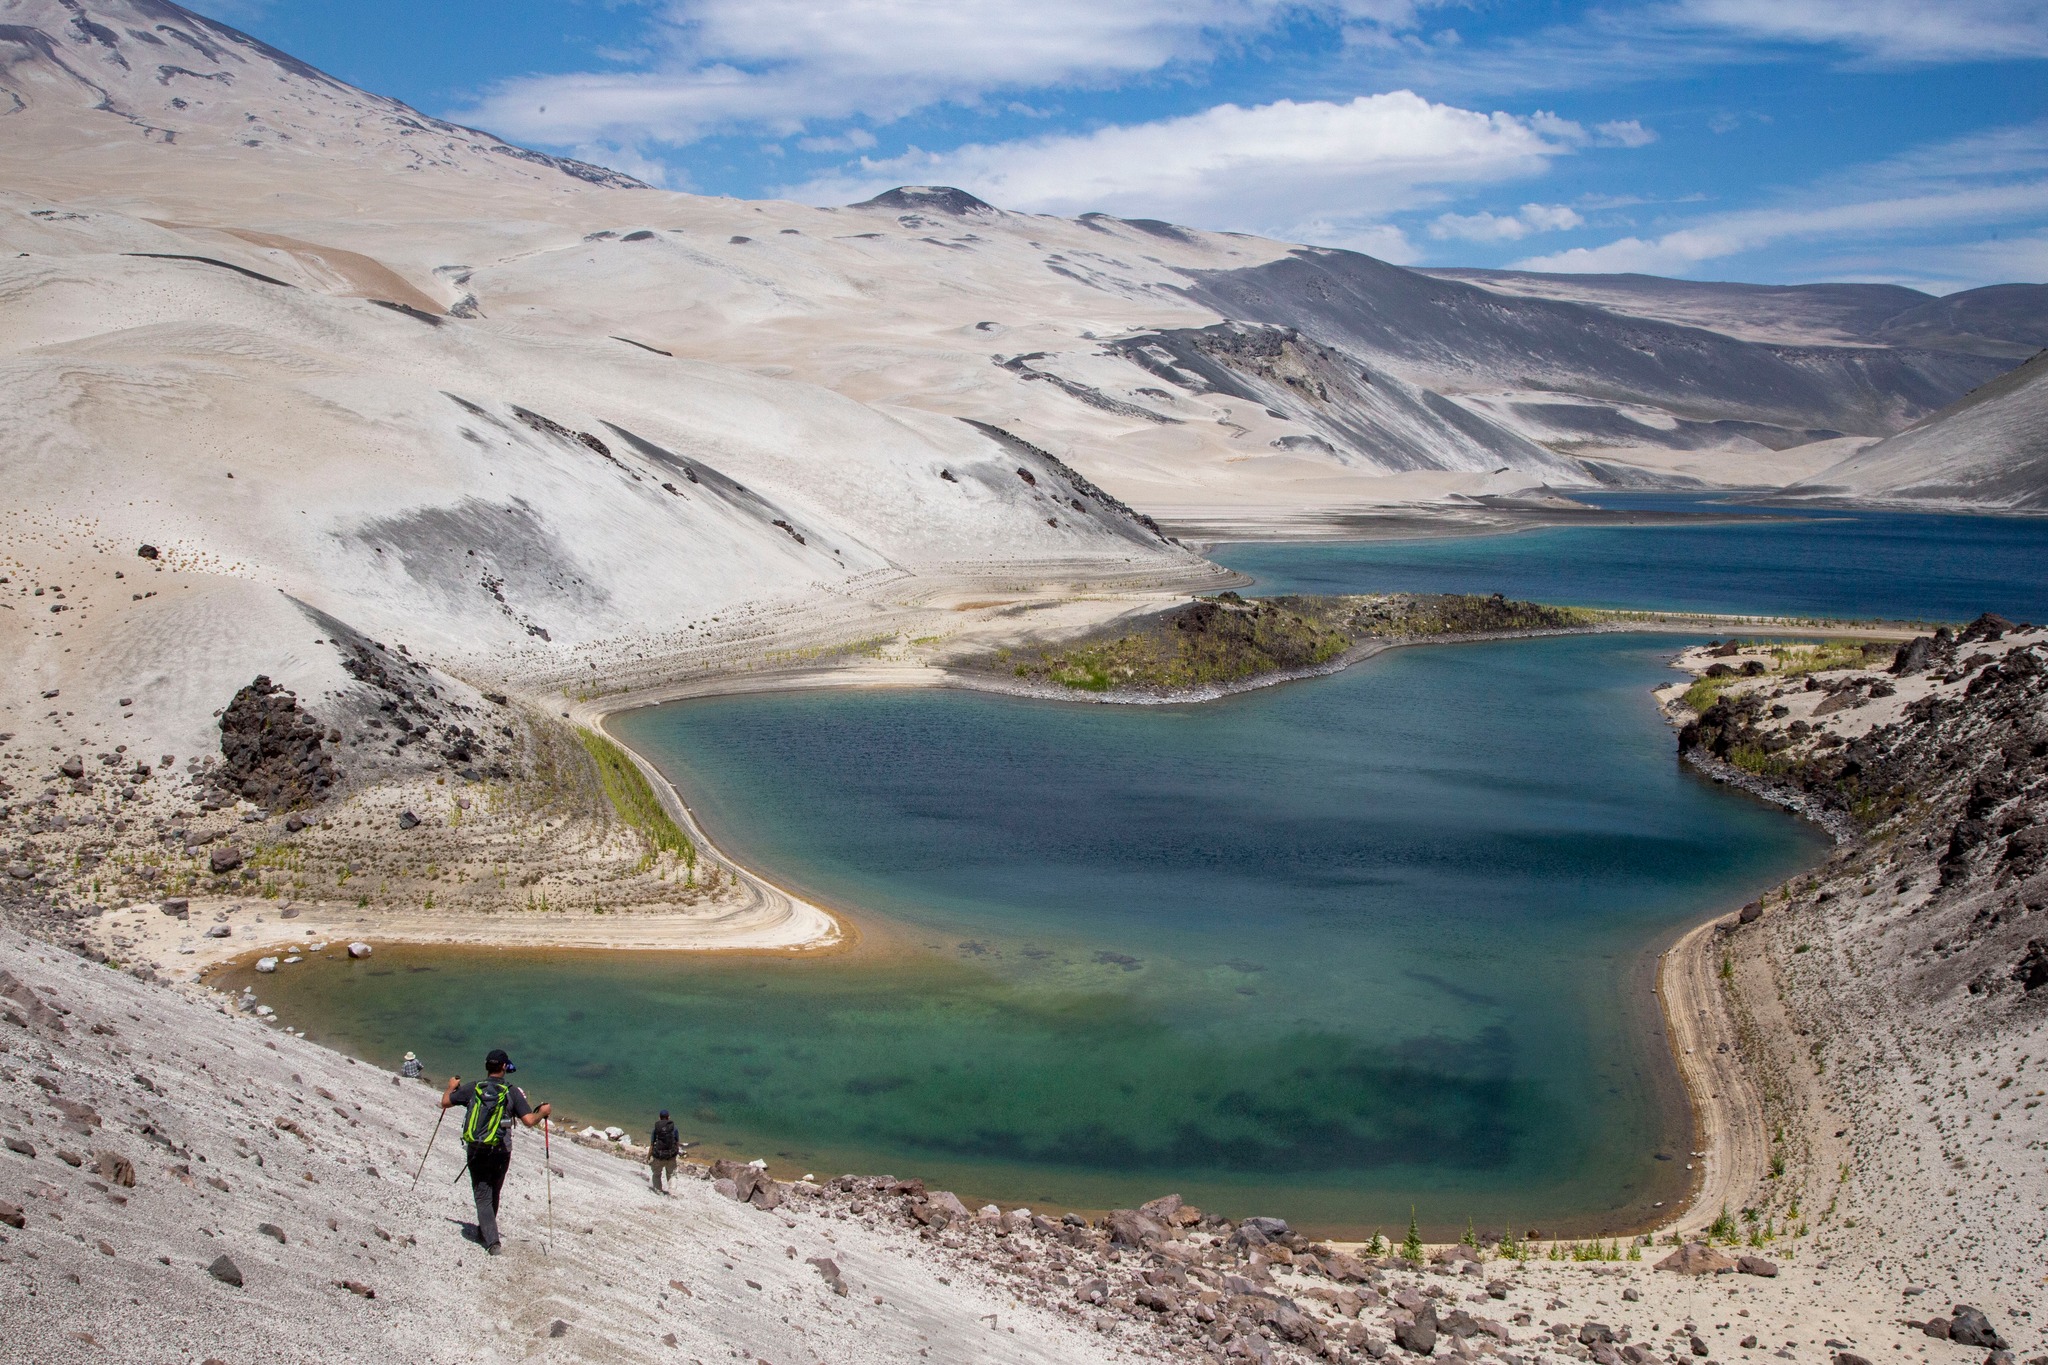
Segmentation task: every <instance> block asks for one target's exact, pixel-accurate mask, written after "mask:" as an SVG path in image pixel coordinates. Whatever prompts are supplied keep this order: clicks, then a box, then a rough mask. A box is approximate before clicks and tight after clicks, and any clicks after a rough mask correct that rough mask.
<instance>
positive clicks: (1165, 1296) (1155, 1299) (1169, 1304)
mask: <svg viewBox="0 0 2048 1365" xmlns="http://www.w3.org/2000/svg"><path fill="white" fill-rule="evenodd" d="M1136 1298H1137V1304H1138V1307H1140V1308H1149V1309H1151V1310H1152V1311H1153V1312H1155V1313H1171V1312H1173V1311H1174V1310H1175V1309H1176V1308H1179V1307H1180V1297H1179V1296H1178V1295H1177V1294H1175V1293H1174V1292H1173V1291H1172V1290H1171V1289H1168V1288H1166V1287H1165V1286H1164V1285H1155V1284H1148V1285H1146V1286H1145V1287H1144V1288H1142V1289H1140V1290H1139V1291H1138V1293H1137V1295H1136Z"/></svg>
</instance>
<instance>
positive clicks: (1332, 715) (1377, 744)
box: [261, 636, 1822, 1231]
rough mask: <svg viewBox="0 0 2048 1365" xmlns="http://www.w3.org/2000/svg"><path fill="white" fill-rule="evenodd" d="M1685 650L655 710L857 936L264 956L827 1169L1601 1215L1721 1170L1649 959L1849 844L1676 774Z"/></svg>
mask: <svg viewBox="0 0 2048 1365" xmlns="http://www.w3.org/2000/svg"><path fill="white" fill-rule="evenodd" d="M1675 643H1676V642H1675V641H1674V640H1672V639H1671V638H1670V637H1658V638H1650V637H1616V636H1606V637H1589V638H1569V639H1554V640H1538V641H1516V642H1503V643H1497V644H1484V645H1468V646H1454V647H1439V648H1430V649H1413V650H1404V651H1398V652H1395V653H1392V654H1389V655H1384V656H1381V657H1379V658H1377V659H1374V660H1371V661H1368V662H1367V663H1365V664H1363V665H1361V666H1359V667H1356V668H1354V669H1352V670H1350V671H1348V672H1346V673H1344V674H1341V675H1338V676H1336V677H1334V678H1329V679H1322V680H1317V681H1314V682H1310V683H1306V684H1299V685H1292V686H1287V687H1282V688H1276V689H1270V690H1267V691H1263V692H1258V693H1252V694H1249V695H1246V696H1242V697H1236V698H1232V699H1229V700H1227V701H1224V702H1220V703H1213V704H1209V705H1205V706H1199V707H1107V706H1085V705H1062V704H1057V703H1040V702H1021V701H1016V700H1011V699H1005V698H997V697H989V696H980V695H975V694H969V693H952V692H900V693H887V692H864V693H844V692H842V693H810V694H796V695H775V696H755V697H738V698H727V699H714V700H706V701H696V702H688V703H681V704H677V705H672V706H666V707H661V708H656V709H652V710H648V711H643V712H639V713H635V714H633V715H629V716H626V717H623V718H621V720H620V721H619V722H618V723H617V729H618V731H619V734H620V736H621V738H623V739H625V740H626V741H628V742H629V743H631V744H633V745H634V746H635V747H636V748H638V749H639V750H640V751H641V752H642V753H645V754H647V755H649V756H650V757H652V758H653V759H654V760H655V761H656V762H657V763H659V764H660V765H661V766H662V767H663V768H664V769H665V770H666V771H667V772H668V773H669V774H670V775H671V777H673V778H674V779H675V780H676V782H677V784H678V786H679V787H680V788H681V789H682V790H683V791H684V792H685V793H687V794H688V795H689V797H690V799H691V802H692V805H693V807H694V808H695V809H696V810H697V811H698V813H699V815H700V816H701V817H702V818H703V819H704V821H705V822H706V824H707V826H708V827H709V828H710V830H711V831H712V832H713V834H714V836H715V837H716V838H717V839H718V840H719V842H720V843H721V844H722V845H723V846H724V847H726V848H727V849H728V850H729V851H731V852H733V853H734V854H735V855H737V856H740V857H742V858H743V859H745V860H747V861H749V862H750V863H752V864H753V865H754V866H756V867H758V868H760V869H762V870H764V871H766V872H769V873H770V874H772V875H774V876H776V877H778V878H780V879H783V880H785V881H787V882H789V883H793V884H795V885H797V886H799V887H801V888H803V889H805V890H808V891H810V892H812V893H814V894H816V895H818V896H820V897H822V898H823V899H825V900H826V901H828V902H829V903H832V904H834V905H839V906H850V907H858V908H859V909H860V910H861V911H863V912H865V913H864V915H863V923H864V925H865V927H866V928H867V929H868V931H869V932H868V934H867V937H866V938H865V940H864V945H863V948H862V949H861V950H860V951H857V952H854V953H849V954H844V955H838V956H829V957H824V958H818V959H814V960H807V961H792V960H787V959H749V960H746V961H742V962H737V963H736V962H734V961H733V960H732V959H729V958H728V959H723V960H721V959H714V958H704V957H690V956H687V955H660V956H651V955H635V954H617V955H605V954H595V953H581V954H559V953H558V954H512V953H500V954H486V955H479V954H475V953H462V952H453V951H446V950H443V951H433V950H424V949H405V948H401V947H397V946H393V947H388V948H380V949H379V951H378V954H377V956H376V957H375V958H374V959H372V961H371V962H370V963H357V964H349V963H346V962H345V961H332V960H327V961H319V962H315V963H310V964H307V965H305V966H302V967H298V968H293V969H291V970H290V971H288V972H286V973H281V974H280V975H278V976H277V977H274V978H265V979H263V981H262V987H261V989H262V991H263V993H264V998H265V999H266V1000H268V1001H269V1002H271V1003H273V1004H275V1005H276V1006H277V1007H278V1008H279V1010H280V1011H281V1012H282V1013H283V1015H284V1016H285V1017H286V1018H287V1019H288V1020H290V1021H291V1022H293V1023H295V1024H298V1025H300V1026H302V1027H305V1028H306V1029H307V1030H308V1031H309V1032H310V1033H311V1034H312V1035H313V1036H315V1037H318V1038H323V1039H326V1040H329V1041H333V1042H336V1043H339V1044H341V1045H343V1046H345V1047H348V1048H350V1049H352V1050H354V1051H356V1052H358V1053H359V1054H361V1055H365V1056H368V1057H372V1058H376V1059H379V1060H394V1059H395V1058H396V1057H397V1056H398V1055H399V1053H400V1052H401V1051H402V1050H403V1049H405V1048H407V1047H411V1048H413V1049H415V1050H417V1051H418V1052H419V1053H420V1055H421V1056H422V1057H423V1058H424V1059H425V1060H426V1062H427V1064H428V1067H429V1069H430V1071H446V1070H449V1069H461V1070H463V1071H465V1072H467V1071H471V1070H473V1069H474V1067H475V1065H476V1058H477V1057H478V1056H480V1055H481V1053H482V1051H483V1050H485V1049H487V1048H489V1047H491V1046H494V1045H503V1046H506V1047H508V1048H510V1049H511V1050H512V1051H513V1054H514V1055H515V1057H517V1058H518V1059H519V1061H520V1064H521V1075H522V1078H524V1079H526V1080H527V1081H528V1083H529V1085H530V1087H531V1088H532V1089H533V1091H534V1092H535V1093H536V1094H537V1095H541V1096H545V1097H549V1098H554V1099H556V1100H557V1101H558V1102H560V1103H562V1104H563V1105H564V1106H565V1107H566V1108H569V1109H571V1110H573V1111H574V1112H575V1113H577V1114H578V1115H580V1116H585V1117H589V1118H593V1119H597V1120H599V1121H616V1122H620V1123H627V1124H631V1125H632V1126H635V1127H640V1126H644V1125H645V1123H646V1122H647V1121H648V1120H651V1118H652V1115H653V1112H654V1110H655V1109H656V1108H657V1107H660V1106H663V1105H665V1106H667V1107H669V1108H671V1109H674V1110H675V1111H676V1112H677V1115H678V1117H679V1119H680V1120H681V1121H682V1123H683V1126H684V1129H685V1132H686V1135H687V1136H692V1137H696V1138H700V1139H704V1140H706V1141H707V1142H709V1143H711V1144H714V1145H716V1146H718V1147H720V1148H724V1149H728V1150H736V1151H739V1152H742V1153H744V1154H746V1155H763V1156H768V1157H770V1158H771V1159H773V1160H775V1162H776V1165H777V1166H778V1167H781V1168H784V1169H788V1168H790V1167H792V1166H793V1167H794V1171H795V1173H798V1174H800V1173H802V1172H803V1171H804V1170H811V1171H817V1172H820V1173H827V1172H836V1171H839V1170H857V1171H867V1172H881V1171H889V1172H894V1173H897V1174H917V1175H922V1176H924V1177H926V1178H927V1179H931V1180H933V1181H935V1182H937V1183H940V1184H944V1185H948V1186H951V1187H954V1188H957V1189H959V1190H960V1191H961V1192H962V1193H963V1194H965V1195H967V1196H969V1197H972V1198H976V1199H979V1198H998V1199H1004V1200H1018V1201H1023V1202H1027V1203H1033V1204H1038V1205H1047V1204H1057V1205H1068V1206H1080V1207H1104V1206H1109V1205H1117V1204H1127V1203H1129V1202H1131V1201H1133V1200H1136V1199H1141V1198H1145V1197H1149V1196H1151V1195H1154V1194H1159V1193H1162V1192H1164V1191H1166V1190H1169V1189H1174V1190H1179V1191H1180V1192H1181V1193H1183V1194H1184V1195H1186V1196H1188V1197H1189V1198H1190V1199H1192V1200H1194V1201H1195V1202H1197V1203H1200V1204H1202V1205H1204V1206H1207V1207H1218V1208H1221V1209H1224V1210H1226V1211H1228V1212H1233V1213H1237V1214H1244V1213H1249V1212H1265V1213H1274V1214H1279V1215H1281V1216H1283V1217H1288V1218H1291V1219H1294V1220H1296V1221H1298V1222H1301V1223H1305V1224H1308V1225H1311V1226H1316V1227H1321V1228H1338V1227H1342V1228H1354V1229H1370V1228H1371V1227H1373V1226H1379V1227H1383V1228H1386V1229H1388V1230H1390V1231H1397V1230H1398V1229H1399V1228H1400V1227H1403V1226H1405V1224H1406V1221H1407V1217H1408V1212H1409V1208H1410V1206H1411V1205H1413V1206H1414V1207H1416V1208H1417V1209H1418V1210H1419V1211H1420V1213H1421V1216H1422V1218H1423V1220H1424V1222H1425V1223H1426V1224H1432V1225H1435V1226H1438V1227H1443V1226H1451V1225H1455V1226H1457V1227H1459V1228H1462V1227H1463V1225H1464V1220H1465V1219H1466V1218H1467V1217H1471V1218H1475V1219H1477V1220H1478V1221H1479V1222H1480V1223H1481V1225H1482V1226H1484V1225H1486V1224H1487V1223H1489V1222H1492V1223H1495V1224H1498V1222H1499V1221H1500V1220H1502V1219H1506V1218H1513V1219H1515V1220H1517V1221H1519V1222H1523V1223H1525V1224H1526V1223H1528V1222H1531V1221H1534V1222H1538V1223H1539V1224H1540V1225H1542V1226H1544V1227H1545V1228H1559V1227H1566V1226H1577V1227H1581V1228H1584V1227H1588V1226H1592V1225H1594V1224H1597V1223H1600V1222H1602V1221H1605V1220H1609V1219H1612V1218H1615V1217H1618V1216H1620V1215H1622V1214H1623V1213H1624V1212H1625V1211H1629V1210H1637V1209H1640V1208H1641V1207H1642V1206H1643V1205H1645V1204H1647V1203H1649V1202H1651V1201H1654V1200H1657V1199H1671V1198H1675V1197H1677V1194H1678V1193H1679V1192H1680V1191H1681V1190H1682V1186H1683V1182H1684V1178H1685V1172H1684V1159H1685V1149H1686V1147H1687V1145H1688V1138H1689V1134H1690V1129H1689V1125H1688V1123H1687V1120H1686V1117H1685V1113H1684V1109H1683V1102H1682V1097H1681V1096H1680V1095H1679V1094H1677V1093H1676V1091H1675V1080H1674V1078H1673V1077H1672V1074H1671V1068H1670V1065H1669V1061H1668V1058H1667V1057H1666V1056H1665V1055H1664V1054H1663V1053H1662V1052H1661V1049H1662V1047H1663V1044H1662V1041H1661V1037H1660V1034H1659V1032H1658V1027H1657V1024H1656V1012H1655V999H1654V996H1653V995H1652V993H1651V990H1650V978H1649V974H1648V965H1649V962H1648V959H1649V957H1650V955H1651V954H1653V953H1654V951H1655V949H1656V948H1658V947H1661V946H1663V944H1664V943H1665V942H1667V941H1668V940H1669V939H1670V938H1671V937H1672V936H1674V935H1675V933H1676V931H1677V930H1678V928H1679V927H1680V926H1681V925H1683V924H1685V923H1686V922H1688V921H1690V920H1694V919H1697V918H1699V917H1702V916H1704V915H1705V914H1708V913H1711V912H1712V911H1714V910H1716V909H1718V908H1721V907H1725V906H1727V905H1729V904H1731V903H1734V902H1739V901H1740V900H1741V899H1743V898H1745V897H1746V896H1748V895H1750V894H1753V893H1754V892H1755V891H1756V890H1758V889H1760V888H1762V887H1764V886H1766V885H1768V884H1770V883H1771V882H1773V881H1775V880H1777V879H1779V878H1781V877H1783V876H1786V875H1789V874H1790V873H1791V872H1792V871H1794V870H1796V868H1797V867H1799V866H1800V865H1802V864H1803V863H1804V862H1807V861H1810V860H1812V859H1814V858H1816V857H1817V856H1819V854H1820V853H1821V851H1822V848H1821V843H1820V841H1819V840H1818V838H1817V837H1816V836H1815V835H1814V834H1812V833H1811V832H1810V831H1809V830H1808V829H1807V828H1806V827H1805V826H1803V825H1802V824H1801V823H1800V822H1797V821H1795V820H1793V819H1790V818H1788V817H1787V816H1785V815H1784V814H1782V813H1780V812H1778V811H1776V810H1773V809H1771V808H1768V807H1765V806H1763V805H1761V804H1758V803H1755V802H1752V801H1750V800H1749V799H1748V798H1745V797H1742V796H1740V795H1737V794H1733V793H1730V792H1728V791H1726V790H1724V789H1718V788H1715V787H1714V786H1712V785H1711V784H1709V783H1707V782H1704V781H1702V780H1701V779H1699V778H1698V777H1697V776H1695V775H1692V774H1691V773H1689V772H1688V771H1687V770H1685V769H1682V768H1681V767H1680V766H1679V765H1678V764H1677V762H1676V761H1675V759H1674V756H1673V744H1672V740H1671V737H1670V733H1669V731H1668V729H1667V728H1666V727H1665V726H1664V725H1663V723H1662V721H1661V720H1660V719H1659V718H1658V716H1657V715H1656V713H1655V710H1654V707H1653V705H1652V703H1651V700H1650V698H1649V696H1648V689H1649V688H1650V687H1651V686H1652V685H1653V684H1655V683H1656V682H1659V681H1661V680H1664V679H1665V678H1668V677H1669V676H1671V675H1669V674H1668V673H1667V672H1666V671H1665V667H1664V663H1663V661H1664V660H1665V659H1666V658H1668V656H1669V655H1670V653H1671V652H1672V650H1673V649H1674V647H1675ZM1659 1152H1661V1153H1663V1154H1664V1155H1665V1156H1667V1157H1675V1158H1676V1159H1673V1160H1664V1161H1660V1160H1658V1159H1657V1154H1658V1153H1659Z"/></svg>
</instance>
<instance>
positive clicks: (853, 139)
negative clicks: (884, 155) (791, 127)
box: [796, 128, 875, 152]
mask: <svg viewBox="0 0 2048 1365" xmlns="http://www.w3.org/2000/svg"><path fill="white" fill-rule="evenodd" d="M796 145H797V146H798V147H800V148H802V149H803V150H804V151H807V152H864V151H866V150H867V149H868V148H870V147H872V146H874V145H875V135H874V134H873V133H871V132H869V131H868V130H867V129H865V128H849V129H847V130H846V131H845V132H843V133H841V134H840V135H839V136H838V137H806V138H799V139H797V144H796Z"/></svg>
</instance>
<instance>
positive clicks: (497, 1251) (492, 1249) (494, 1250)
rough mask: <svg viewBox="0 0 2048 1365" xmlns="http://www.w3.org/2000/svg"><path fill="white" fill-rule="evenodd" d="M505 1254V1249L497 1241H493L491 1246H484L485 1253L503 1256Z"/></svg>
mask: <svg viewBox="0 0 2048 1365" xmlns="http://www.w3.org/2000/svg"><path fill="white" fill-rule="evenodd" d="M504 1254H505V1249H504V1248H503V1247H501V1246H499V1245H498V1244H497V1243H496V1242H493V1243H491V1244H490V1245H489V1246H487V1247H485V1248H484V1255H486V1256H502V1255H504Z"/></svg>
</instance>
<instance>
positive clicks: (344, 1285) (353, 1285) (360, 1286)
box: [334, 1280, 559, 1335]
mask: <svg viewBox="0 0 2048 1365" xmlns="http://www.w3.org/2000/svg"><path fill="white" fill-rule="evenodd" d="M334 1287H335V1288H336V1289H346V1290H347V1291H348V1292H349V1293H351V1294H356V1295H359V1296H361V1297H363V1298H366V1299H374V1298H376V1297H377V1291H376V1290H374V1289H372V1288H370V1286H368V1285H366V1284H364V1283H363V1282H362V1281H361V1280H336V1281H335V1282H334ZM557 1335H559V1334H557Z"/></svg>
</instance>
